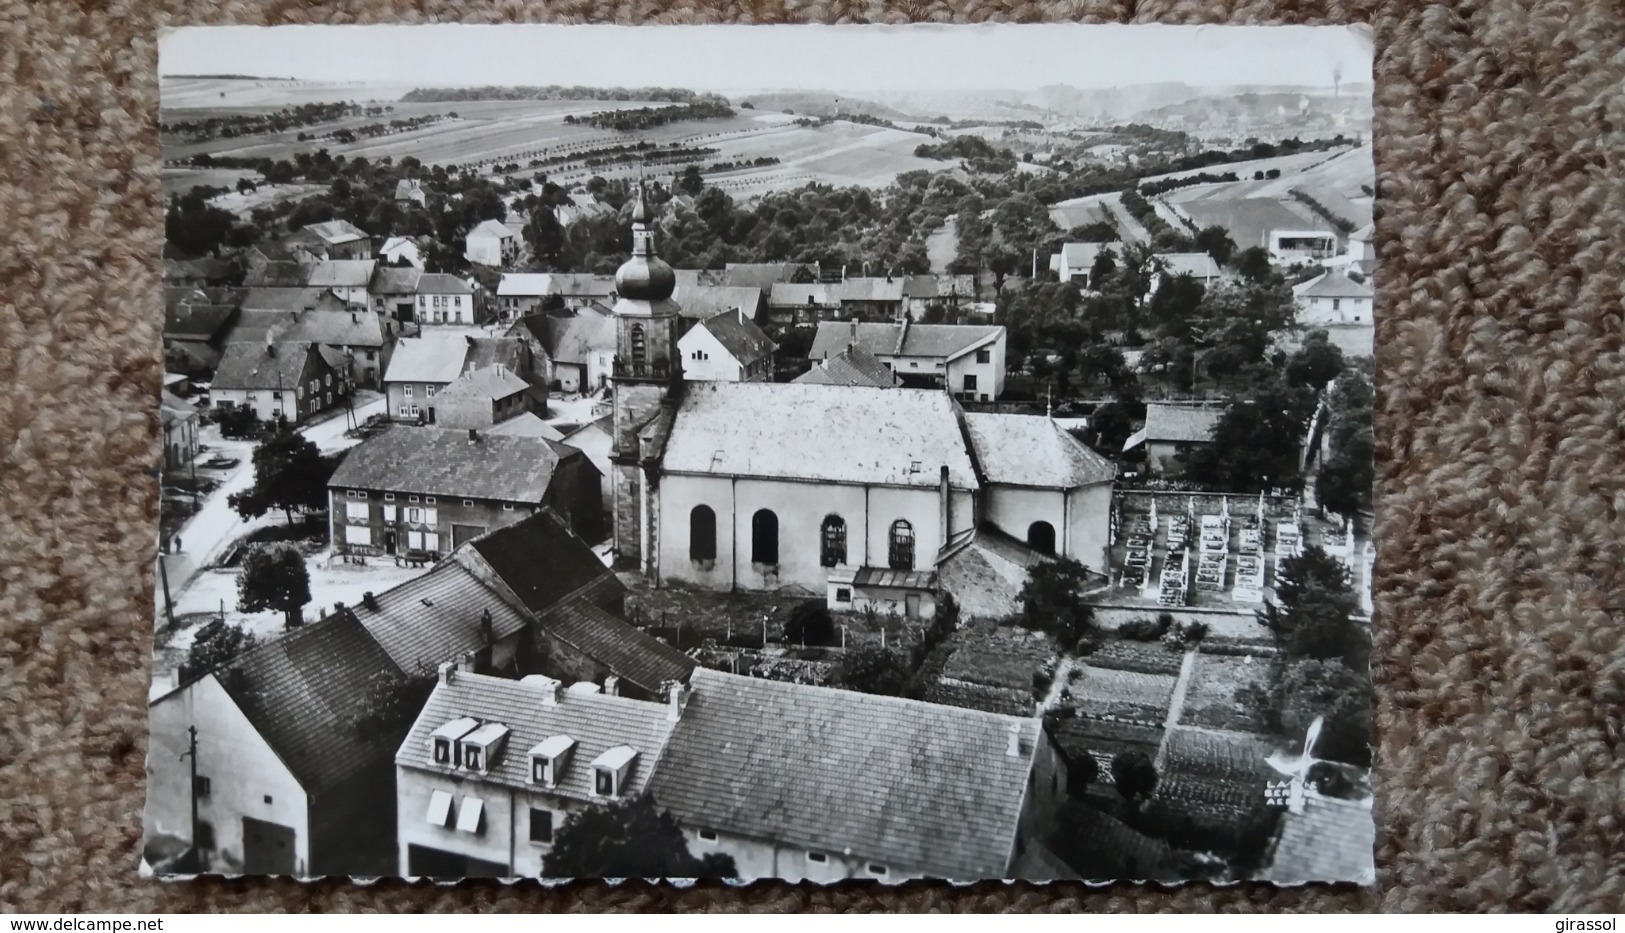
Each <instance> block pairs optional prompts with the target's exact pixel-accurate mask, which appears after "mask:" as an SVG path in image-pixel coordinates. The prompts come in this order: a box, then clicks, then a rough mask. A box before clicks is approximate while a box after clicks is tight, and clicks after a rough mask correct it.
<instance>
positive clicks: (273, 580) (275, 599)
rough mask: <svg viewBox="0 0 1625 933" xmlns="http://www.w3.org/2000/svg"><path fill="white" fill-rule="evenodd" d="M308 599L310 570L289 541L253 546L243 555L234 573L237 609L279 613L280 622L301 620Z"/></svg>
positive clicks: (292, 623)
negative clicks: (235, 575) (272, 610)
mask: <svg viewBox="0 0 1625 933" xmlns="http://www.w3.org/2000/svg"><path fill="white" fill-rule="evenodd" d="M308 602H310V571H309V570H308V569H306V567H305V558H304V556H303V555H301V554H300V553H299V550H298V549H297V548H295V547H293V546H292V545H289V544H278V545H272V546H268V547H267V546H261V547H255V548H252V549H250V550H249V552H248V553H247V554H246V555H244V556H243V569H242V570H241V571H240V572H239V573H238V574H237V608H238V609H239V610H241V611H243V612H265V611H266V610H271V609H274V610H276V611H277V612H280V613H282V615H283V619H284V624H285V625H286V626H287V627H288V628H293V627H295V626H297V625H300V624H302V623H303V621H304V619H303V614H302V612H301V610H302V609H303V608H304V605H305V604H306V603H308Z"/></svg>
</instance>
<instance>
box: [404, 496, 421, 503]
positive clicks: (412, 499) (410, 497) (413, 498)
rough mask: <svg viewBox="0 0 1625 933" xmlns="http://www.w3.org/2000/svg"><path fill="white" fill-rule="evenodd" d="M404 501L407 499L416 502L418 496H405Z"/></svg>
mask: <svg viewBox="0 0 1625 933" xmlns="http://www.w3.org/2000/svg"><path fill="white" fill-rule="evenodd" d="M406 501H408V502H416V501H418V497H417V496H407V497H406Z"/></svg>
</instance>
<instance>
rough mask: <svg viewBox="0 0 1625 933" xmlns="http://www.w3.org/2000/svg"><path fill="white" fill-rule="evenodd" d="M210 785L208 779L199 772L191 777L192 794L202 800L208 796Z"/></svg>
mask: <svg viewBox="0 0 1625 933" xmlns="http://www.w3.org/2000/svg"><path fill="white" fill-rule="evenodd" d="M211 786H212V785H211V784H210V783H209V779H208V778H206V777H204V776H203V775H201V774H200V775H198V776H197V777H195V778H193V779H192V794H193V795H194V796H196V797H197V799H199V800H203V799H205V798H207V797H208V796H209V790H210V789H211Z"/></svg>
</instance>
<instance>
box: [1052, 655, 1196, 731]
mask: <svg viewBox="0 0 1625 933" xmlns="http://www.w3.org/2000/svg"><path fill="white" fill-rule="evenodd" d="M1079 670H1080V673H1081V676H1079V677H1078V678H1077V679H1075V680H1071V681H1070V682H1069V683H1068V684H1067V689H1068V690H1069V691H1070V692H1071V694H1072V696H1071V699H1072V702H1073V704H1074V705H1075V706H1076V707H1077V709H1078V712H1079V713H1080V715H1083V716H1093V717H1109V718H1116V719H1128V720H1133V721H1137V722H1160V721H1162V720H1163V719H1164V718H1166V717H1167V715H1168V703H1169V701H1170V700H1172V699H1173V695H1174V684H1175V682H1176V681H1177V680H1178V678H1177V677H1174V676H1170V675H1167V674H1144V673H1140V672H1138V671H1117V670H1112V669H1111V668H1104V667H1092V666H1090V665H1089V664H1087V663H1085V664H1081V665H1079Z"/></svg>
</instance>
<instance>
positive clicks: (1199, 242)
mask: <svg viewBox="0 0 1625 933" xmlns="http://www.w3.org/2000/svg"><path fill="white" fill-rule="evenodd" d="M1196 248H1197V249H1200V250H1201V251H1202V252H1204V253H1207V254H1208V255H1209V256H1212V257H1213V261H1214V262H1216V263H1218V264H1219V265H1221V266H1228V265H1230V260H1231V259H1232V258H1233V257H1234V256H1235V255H1236V241H1235V240H1232V239H1230V231H1228V230H1226V229H1224V228H1223V227H1221V226H1219V225H1217V224H1215V225H1213V226H1211V227H1203V228H1202V229H1201V231H1200V232H1198V233H1197V234H1196Z"/></svg>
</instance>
